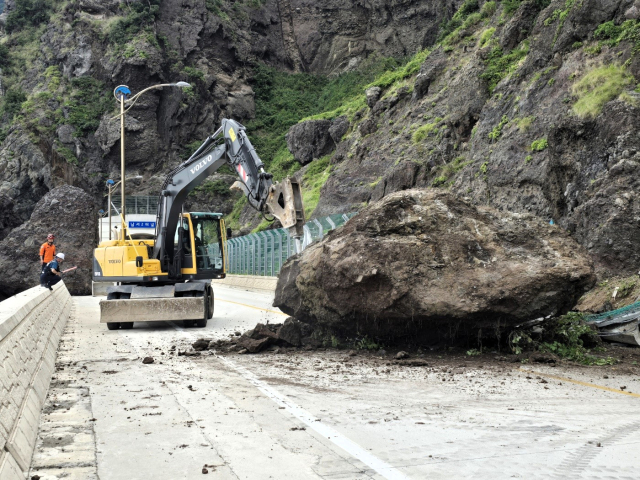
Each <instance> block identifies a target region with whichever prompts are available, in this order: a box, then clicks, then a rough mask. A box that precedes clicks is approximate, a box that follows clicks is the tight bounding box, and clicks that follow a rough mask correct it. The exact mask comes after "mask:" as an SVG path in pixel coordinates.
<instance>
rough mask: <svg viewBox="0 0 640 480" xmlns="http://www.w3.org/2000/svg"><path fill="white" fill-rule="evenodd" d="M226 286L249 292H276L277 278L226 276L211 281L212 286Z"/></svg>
mask: <svg viewBox="0 0 640 480" xmlns="http://www.w3.org/2000/svg"><path fill="white" fill-rule="evenodd" d="M220 284H221V285H228V286H232V287H241V288H248V289H250V290H265V291H269V292H275V291H276V285H277V284H278V277H263V276H260V275H228V274H227V276H226V278H223V279H222V280H213V286H214V287H215V286H216V285H220Z"/></svg>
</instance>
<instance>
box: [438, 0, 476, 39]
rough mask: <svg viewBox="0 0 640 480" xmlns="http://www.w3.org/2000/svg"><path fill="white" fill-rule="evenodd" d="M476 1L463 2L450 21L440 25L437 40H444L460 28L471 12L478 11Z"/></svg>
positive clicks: (466, 0) (467, 0)
mask: <svg viewBox="0 0 640 480" xmlns="http://www.w3.org/2000/svg"><path fill="white" fill-rule="evenodd" d="M478 9H479V5H478V0H465V1H464V2H463V4H462V5H461V6H460V8H459V9H458V11H457V12H456V13H455V14H454V15H453V17H452V18H451V20H449V21H447V22H443V23H442V24H441V25H440V36H439V38H438V40H444V39H445V38H446V37H448V36H449V35H451V34H452V33H453V32H454V31H455V30H456V29H457V28H459V27H461V26H462V24H463V22H464V21H465V19H466V18H467V17H468V16H469V15H470V14H471V13H473V12H476V11H478Z"/></svg>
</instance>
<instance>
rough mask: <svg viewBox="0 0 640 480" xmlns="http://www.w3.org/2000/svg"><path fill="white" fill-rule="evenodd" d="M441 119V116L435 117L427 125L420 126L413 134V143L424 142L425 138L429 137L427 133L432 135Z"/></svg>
mask: <svg viewBox="0 0 640 480" xmlns="http://www.w3.org/2000/svg"><path fill="white" fill-rule="evenodd" d="M441 121H442V119H441V118H435V119H434V121H433V122H432V123H427V124H426V125H422V126H421V127H419V128H418V129H417V130H416V131H415V132H413V135H412V136H411V140H412V141H413V143H420V142H422V141H423V140H424V139H425V138H427V135H430V134H431V133H432V132H433V131H434V130H435V129H436V127H437V126H438V123H440V122H441Z"/></svg>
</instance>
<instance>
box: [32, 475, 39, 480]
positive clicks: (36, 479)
mask: <svg viewBox="0 0 640 480" xmlns="http://www.w3.org/2000/svg"><path fill="white" fill-rule="evenodd" d="M31 480H40V475H31Z"/></svg>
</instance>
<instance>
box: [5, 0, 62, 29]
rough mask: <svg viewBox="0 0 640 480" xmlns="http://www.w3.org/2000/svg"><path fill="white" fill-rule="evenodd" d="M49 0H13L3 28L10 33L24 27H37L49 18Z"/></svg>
mask: <svg viewBox="0 0 640 480" xmlns="http://www.w3.org/2000/svg"><path fill="white" fill-rule="evenodd" d="M51 3H52V2H51V0H15V2H14V4H13V8H12V9H11V12H9V15H7V21H6V24H5V29H6V31H7V33H12V32H14V31H16V30H19V29H21V28H24V27H29V26H30V27H37V26H38V25H41V24H43V23H45V22H47V21H48V20H49V15H50V14H51Z"/></svg>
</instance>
